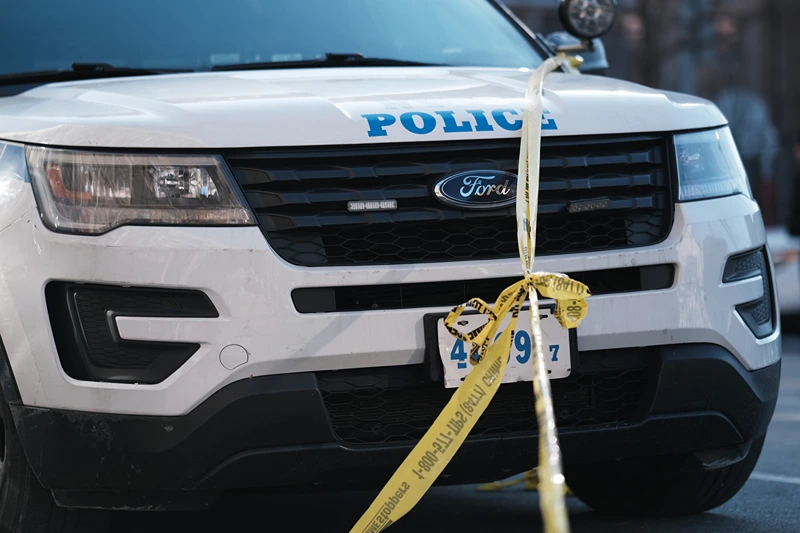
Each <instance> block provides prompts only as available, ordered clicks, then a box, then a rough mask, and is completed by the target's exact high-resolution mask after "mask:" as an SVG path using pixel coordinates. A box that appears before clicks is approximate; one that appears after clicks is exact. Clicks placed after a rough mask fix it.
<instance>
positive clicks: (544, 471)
mask: <svg viewBox="0 0 800 533" xmlns="http://www.w3.org/2000/svg"><path fill="white" fill-rule="evenodd" d="M564 61H566V58H565V57H563V56H560V57H555V58H550V59H547V60H546V61H545V62H544V63H543V64H542V65H541V66H540V67H539V68H538V69H536V71H534V72H533V74H532V75H531V77H530V80H529V82H528V88H527V92H526V95H525V113H524V116H523V126H522V144H521V147H520V160H519V184H521V185H522V190H521V191H520V189H519V186H518V189H517V239H518V242H519V250H520V259H521V260H522V269H523V274H524V279H523V280H521V281H519V282H517V283H515V284H514V285H511V286H510V287H508V288H507V289H505V290H504V291H503V292H502V293H501V294H500V296H499V297H498V298H497V301H496V302H495V303H494V305H493V306H489V304H487V303H486V302H485V301H483V300H481V299H480V298H473V299H472V300H470V301H468V302H467V303H465V304H462V305H460V306H458V307H456V308H455V309H453V310H452V311H451V312H450V314H449V315H448V316H447V317H446V318H445V320H444V324H445V326H446V327H447V329H448V331H450V333H452V334H453V335H454V336H456V337H457V338H459V339H461V340H463V341H465V342H470V343H472V344H473V346H472V349H471V351H470V357H469V360H470V363H472V364H473V365H474V366H475V368H473V369H472V371H471V372H470V373H469V374H468V375H467V377H466V378H465V379H464V381H463V382H462V383H461V385H460V386H459V388H458V389H456V391H455V392H454V393H453V396H452V398H451V399H450V401H449V403H448V404H447V406H446V407H445V408H444V409H443V410H442V412H441V413H440V414H439V416H438V417H437V419H436V421H435V422H434V423H433V425H432V426H431V427H430V429H429V430H428V431H427V433H425V435H424V436H423V437H422V439H420V441H419V443H418V444H417V445H416V446H415V447H414V449H413V450H412V451H411V453H410V454H409V455H408V457H406V459H405V460H404V461H403V463H402V464H401V465H400V467H399V468H398V469H397V471H396V472H395V473H394V475H393V476H392V477H391V479H389V482H388V483H387V484H386V486H385V487H384V488H383V489H382V490H381V492H380V493H379V494H378V497H377V498H376V499H375V501H374V502H373V503H372V505H370V507H369V509H367V511H366V512H365V513H364V515H363V516H362V517H361V518H360V519H359V521H358V522H357V523H356V525H355V526H354V527H353V528H352V529H351V533H377V532H378V531H383V530H384V529H386V528H387V527H389V526H390V525H391V524H392V523H394V522H396V521H397V520H398V519H400V518H401V517H402V516H404V515H405V514H406V513H408V512H409V511H411V509H413V508H414V506H415V505H416V504H417V502H419V500H420V499H422V496H424V495H425V493H426V492H427V491H428V489H429V488H430V487H431V485H432V484H433V482H434V481H436V479H437V478H438V477H439V475H440V474H441V473H442V471H444V469H445V467H446V466H447V464H448V463H449V462H450V460H451V459H452V458H453V457H454V456H455V454H456V452H457V450H458V449H459V447H460V446H461V445H462V444H463V443H464V440H465V439H466V438H467V436H468V435H469V433H470V431H472V429H473V427H474V426H475V424H476V423H477V421H478V419H479V418H480V416H481V414H483V412H484V411H485V410H486V408H487V407H488V406H489V403H490V402H491V401H492V398H493V397H494V395H495V394H496V393H497V390H498V388H499V386H500V383H501V382H502V381H503V376H504V374H505V371H506V364H507V362H508V358H509V353H510V350H511V342H512V339H513V338H514V331H515V330H516V326H517V318H518V317H519V313H520V310H521V308H522V306H523V304H524V303H525V300H526V299H528V298H530V302H531V304H530V311H531V312H530V317H531V331H532V334H533V339H534V348H535V350H534V357H533V358H532V359H533V368H534V370H533V390H534V397H535V408H536V417H537V423H538V427H539V462H538V464H539V466H538V469H537V477H538V479H537V481H538V490H539V493H540V507H541V510H542V518H543V522H544V529H545V532H547V533H566V532H568V531H569V522H568V519H567V512H566V506H565V504H564V493H565V483H564V475H563V474H562V472H561V451H560V449H559V446H558V436H557V433H556V424H555V417H554V415H553V401H552V394H551V391H550V380H549V378H548V376H547V369H546V366H545V356H544V349H543V347H542V330H541V327H540V325H539V307H538V296H537V291H538V293H539V294H541V295H542V296H543V297H544V298H549V299H553V300H555V302H556V309H555V316H556V319H557V320H558V322H559V323H560V324H561V325H562V326H563V327H565V328H570V329H572V328H576V327H578V324H580V322H581V321H582V320H583V319H584V317H585V316H586V311H587V306H586V298H588V297H589V296H590V293H589V289H588V287H586V285H584V284H583V283H580V282H577V281H574V280H572V279H570V278H568V277H567V276H565V275H563V274H550V273H537V272H534V271H533V260H534V252H535V247H536V213H537V210H538V204H539V159H540V148H541V124H542V122H541V117H542V86H543V83H544V79H545V77H546V76H547V75H548V74H549V73H550V72H552V71H553V70H555V69H556V68H558V67H559V66H560V65H561V64H562V63H563V62H564ZM467 307H471V308H473V309H475V310H476V311H478V312H479V313H482V314H485V315H487V316H488V321H487V322H486V324H484V325H483V326H480V327H479V328H477V329H475V330H473V331H470V332H467V333H463V332H461V331H459V330H457V329H456V328H455V324H456V321H457V320H458V318H459V317H460V316H461V313H463V312H464V310H465V309H466V308H467ZM508 316H510V317H511V319H510V323H509V325H508V327H506V328H505V331H503V333H502V334H501V335H500V336H499V338H497V339H496V340H495V336H496V335H497V329H498V327H500V325H501V323H503V320H504V319H505V318H506V317H508ZM531 462H532V463H533V461H531Z"/></svg>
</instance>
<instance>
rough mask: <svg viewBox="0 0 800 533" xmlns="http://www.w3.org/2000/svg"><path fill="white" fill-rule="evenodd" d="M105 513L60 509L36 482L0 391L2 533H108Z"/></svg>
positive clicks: (108, 523) (50, 495) (46, 491)
mask: <svg viewBox="0 0 800 533" xmlns="http://www.w3.org/2000/svg"><path fill="white" fill-rule="evenodd" d="M109 530H110V516H109V514H108V513H105V512H102V511H92V510H83V509H81V510H66V509H62V508H60V507H58V506H57V505H56V503H55V501H54V500H53V495H52V494H51V493H50V491H49V490H47V489H45V488H44V487H42V485H41V484H40V483H39V481H38V480H37V479H36V476H35V475H34V473H33V471H32V470H31V467H30V465H29V464H28V459H27V458H26V457H25V452H24V451H23V449H22V443H21V442H20V440H19V437H18V436H17V430H16V428H15V427H14V421H13V420H12V418H11V411H10V410H9V408H8V404H7V403H6V400H5V397H4V396H3V394H2V391H0V531H1V532H2V533H106V532H107V531H109Z"/></svg>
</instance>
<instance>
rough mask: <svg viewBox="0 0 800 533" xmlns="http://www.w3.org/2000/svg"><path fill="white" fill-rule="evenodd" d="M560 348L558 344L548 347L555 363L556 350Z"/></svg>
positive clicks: (556, 359)
mask: <svg viewBox="0 0 800 533" xmlns="http://www.w3.org/2000/svg"><path fill="white" fill-rule="evenodd" d="M559 348H560V346H559V345H558V344H551V345H550V353H551V354H553V362H554V363H555V362H556V361H558V349H559Z"/></svg>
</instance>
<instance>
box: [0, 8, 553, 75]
mask: <svg viewBox="0 0 800 533" xmlns="http://www.w3.org/2000/svg"><path fill="white" fill-rule="evenodd" d="M0 50H6V51H7V52H10V51H13V53H4V54H1V55H0V74H13V73H24V72H33V71H45V70H59V69H69V68H71V66H72V64H73V63H76V62H77V63H107V64H110V65H114V66H115V67H133V68H145V69H167V68H187V69H194V70H207V69H209V68H211V67H214V66H220V65H226V64H238V63H263V62H290V61H307V60H314V59H320V58H324V57H325V54H326V53H348V54H349V53H359V54H362V55H363V56H364V57H375V58H385V59H396V60H404V61H414V62H420V63H434V64H445V65H453V66H489V67H529V68H533V67H536V66H538V65H539V64H540V63H541V58H540V57H539V56H538V54H537V52H536V51H535V50H534V48H533V46H532V45H531V43H530V42H529V41H528V40H527V39H526V38H525V36H524V35H522V34H521V33H520V32H519V30H518V29H517V28H516V27H514V25H513V24H512V23H511V22H510V21H509V20H508V19H506V18H505V16H504V15H503V14H502V13H501V12H500V11H499V10H498V9H497V8H496V7H495V6H493V5H492V4H491V3H490V2H488V1H487V0H227V1H224V2H222V1H220V0H136V1H135V2H117V1H109V0H76V1H73V2H54V1H53V0H25V1H24V2H18V3H15V4H14V8H13V9H7V10H5V13H4V14H3V16H2V17H0Z"/></svg>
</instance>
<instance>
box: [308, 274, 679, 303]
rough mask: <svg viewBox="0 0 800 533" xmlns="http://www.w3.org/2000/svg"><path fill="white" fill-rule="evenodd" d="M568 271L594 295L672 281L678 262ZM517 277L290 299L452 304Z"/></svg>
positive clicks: (492, 292)
mask: <svg viewBox="0 0 800 533" xmlns="http://www.w3.org/2000/svg"><path fill="white" fill-rule="evenodd" d="M569 276H570V277H571V278H572V279H575V280H577V281H581V282H583V283H586V284H587V285H588V286H589V289H590V290H591V291H592V294H593V295H595V296H597V295H602V294H622V293H630V292H642V291H652V290H661V289H668V288H670V287H672V285H673V283H674V281H675V266H674V265H647V266H641V267H628V268H618V269H608V270H594V271H587V272H577V273H570V274H569ZM517 281H519V277H518V276H517V277H508V278H495V279H492V278H490V279H472V280H458V281H440V282H435V283H396V284H386V285H357V286H351V285H348V286H341V287H309V288H300V289H294V290H293V291H292V301H293V302H294V306H295V309H297V311H298V312H300V313H334V312H349V311H379V310H386V309H421V308H426V307H453V306H456V305H459V304H461V303H463V302H465V301H467V299H469V298H474V297H478V298H483V299H484V300H486V301H493V300H494V299H495V298H497V296H498V295H499V294H500V292H501V291H502V290H503V289H505V288H506V287H508V286H509V285H512V284H514V283H516V282H517Z"/></svg>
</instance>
